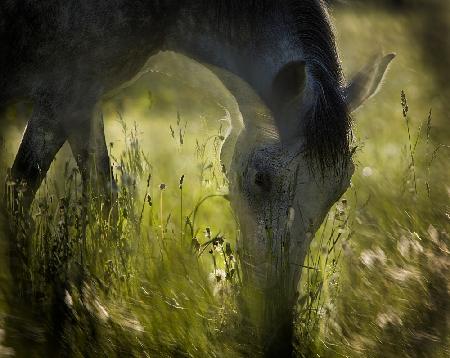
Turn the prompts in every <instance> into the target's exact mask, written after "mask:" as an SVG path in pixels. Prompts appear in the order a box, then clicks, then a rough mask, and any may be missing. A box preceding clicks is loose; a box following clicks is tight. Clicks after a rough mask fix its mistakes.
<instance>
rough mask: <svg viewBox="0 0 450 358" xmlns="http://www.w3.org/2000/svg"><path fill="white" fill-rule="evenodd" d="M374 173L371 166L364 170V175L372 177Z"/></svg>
mask: <svg viewBox="0 0 450 358" xmlns="http://www.w3.org/2000/svg"><path fill="white" fill-rule="evenodd" d="M372 174H373V169H372V168H371V167H365V168H364V169H363V171H362V175H363V176H364V177H370V176H372Z"/></svg>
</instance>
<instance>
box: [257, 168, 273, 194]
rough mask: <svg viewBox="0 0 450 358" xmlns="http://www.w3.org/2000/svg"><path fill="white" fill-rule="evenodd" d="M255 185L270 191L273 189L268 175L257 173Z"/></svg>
mask: <svg viewBox="0 0 450 358" xmlns="http://www.w3.org/2000/svg"><path fill="white" fill-rule="evenodd" d="M255 184H256V185H257V186H259V187H260V188H261V189H263V190H266V191H269V190H270V187H271V180H270V176H269V175H268V174H266V173H262V172H257V173H256V174H255Z"/></svg>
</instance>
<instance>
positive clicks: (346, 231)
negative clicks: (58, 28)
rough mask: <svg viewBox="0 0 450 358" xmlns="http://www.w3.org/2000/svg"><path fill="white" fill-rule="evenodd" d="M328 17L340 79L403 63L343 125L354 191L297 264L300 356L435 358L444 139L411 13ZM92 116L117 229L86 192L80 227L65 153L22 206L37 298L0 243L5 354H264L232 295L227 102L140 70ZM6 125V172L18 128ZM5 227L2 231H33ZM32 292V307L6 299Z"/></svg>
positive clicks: (76, 184) (441, 287)
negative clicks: (380, 54)
mask: <svg viewBox="0 0 450 358" xmlns="http://www.w3.org/2000/svg"><path fill="white" fill-rule="evenodd" d="M336 16H337V19H336V27H337V28H338V31H339V36H338V40H339V43H340V47H341V52H342V53H343V63H344V66H345V70H346V73H351V72H352V71H353V70H356V69H357V68H358V67H360V66H362V65H363V64H364V61H365V59H367V58H368V57H370V55H372V54H373V53H375V52H377V51H385V52H388V51H395V52H397V58H396V60H395V61H394V63H393V65H392V67H391V70H390V72H389V73H388V76H387V79H386V83H385V85H384V87H383V88H382V90H381V91H380V93H379V94H378V95H377V96H376V97H375V98H374V99H372V100H371V101H370V102H368V103H367V105H366V106H364V107H363V108H362V109H360V110H359V111H358V112H357V113H355V115H354V117H355V133H356V136H357V138H358V139H357V141H358V143H357V144H358V150H357V152H356V157H355V159H356V164H357V168H356V173H355V175H354V177H353V181H352V187H351V188H350V189H349V191H348V192H347V193H346V194H345V195H344V197H343V199H342V200H341V201H340V202H339V203H337V205H336V206H335V207H334V208H333V209H332V210H331V211H330V213H329V215H328V217H327V219H326V221H325V222H324V224H323V225H322V227H321V229H320V230H319V232H318V233H317V234H316V237H315V239H314V240H313V243H312V246H311V250H310V253H309V254H308V256H307V258H306V260H305V262H304V263H303V265H304V269H303V275H302V282H301V285H300V294H299V305H298V307H297V315H296V320H297V321H296V333H297V344H296V345H297V349H298V352H299V355H300V356H304V357H311V356H325V357H335V356H344V357H346V356H349V357H359V356H361V355H364V356H370V357H403V356H405V357H415V356H431V357H446V356H448V355H449V349H450V348H449V344H450V342H449V327H448V325H449V318H448V311H449V306H450V293H449V279H448V277H450V276H449V274H450V272H449V270H450V262H449V255H450V252H449V247H450V239H449V236H448V233H449V226H450V225H449V222H450V221H449V220H450V219H449V207H448V202H449V186H448V185H449V184H448V183H449V173H450V170H449V164H448V163H449V161H448V159H449V156H448V151H449V149H448V147H446V146H445V144H448V143H440V140H441V139H442V138H448V130H447V129H446V127H445V125H446V122H445V118H448V114H446V113H443V112H442V108H443V107H442V106H441V105H440V103H438V102H436V100H435V98H434V97H432V93H433V79H432V78H431V77H430V76H429V75H428V74H429V72H427V68H426V64H424V63H423V62H422V60H421V58H420V56H419V54H418V53H417V51H416V50H415V48H414V46H412V44H413V41H412V39H411V38H410V37H409V35H408V26H409V25H410V21H414V19H411V18H408V17H407V16H402V15H401V14H396V15H395V17H394V15H386V14H385V13H377V12H370V13H367V12H364V13H360V14H358V16H355V15H354V14H350V13H346V12H341V13H337V14H336ZM356 34H357V35H356ZM374 44H376V45H375V47H374ZM355 49H357V50H355ZM152 83H157V85H154V86H153V85H152ZM153 87H154V88H153ZM149 88H151V89H152V91H150V93H149V91H148V90H149ZM402 90H404V91H405V93H406V99H407V101H408V106H409V111H408V113H407V118H405V117H404V116H403V114H402V106H401V96H400V93H401V91H402ZM174 92H177V93H178V96H174ZM403 109H404V108H403ZM430 109H432V115H431V117H429V113H430ZM100 110H101V111H102V112H103V114H104V117H105V123H106V131H107V142H108V144H109V145H108V147H109V149H110V151H111V155H112V158H113V162H114V167H115V168H114V173H115V175H116V176H117V179H118V182H119V193H118V206H117V207H116V209H117V210H118V217H117V218H116V219H117V220H116V219H114V220H113V219H112V217H111V216H106V217H105V216H104V215H103V213H102V212H103V211H104V210H103V209H102V207H101V205H102V201H98V200H95V199H94V198H93V199H92V200H91V201H89V205H88V208H87V209H88V213H89V216H88V221H87V222H84V221H83V219H82V215H81V212H82V210H83V207H82V206H83V205H84V204H83V203H82V202H81V201H80V200H79V199H80V196H81V187H80V180H79V178H78V174H77V171H76V170H75V169H74V168H75V163H74V162H73V161H72V160H71V159H70V151H69V150H68V148H64V150H63V151H62V152H61V153H60V154H59V155H58V159H57V161H56V162H55V163H54V164H53V166H52V171H51V173H50V174H49V176H48V178H47V180H46V181H45V183H44V185H43V187H42V188H41V190H40V191H39V193H38V195H37V199H36V202H35V204H34V211H33V221H34V223H33V225H34V230H35V233H34V238H33V242H32V248H33V250H32V253H33V254H32V255H31V256H30V262H28V265H29V266H27V268H29V270H27V271H26V272H25V274H26V275H27V276H26V278H30V277H31V278H32V285H31V287H27V285H26V284H25V286H21V283H20V281H17V280H16V281H15V280H13V279H12V277H15V276H14V275H15V274H16V273H10V272H9V262H8V260H6V259H3V258H6V257H8V255H7V252H6V250H7V247H6V242H5V240H2V242H0V245H1V246H0V250H1V253H2V259H1V260H0V272H1V278H0V279H1V281H0V282H1V290H2V291H1V292H0V295H1V300H0V356H2V355H7V354H10V353H13V352H15V353H16V355H17V356H27V357H28V356H36V357H39V356H49V355H52V354H53V355H54V354H57V353H58V352H60V350H65V351H66V352H71V353H72V354H73V355H74V356H92V355H97V356H115V355H118V356H139V357H140V356H150V357H154V356H167V357H172V356H192V357H203V356H205V357H207V356H213V357H214V356H229V357H235V356H257V355H259V354H260V353H261V347H260V346H259V345H258V340H257V337H256V336H257V332H258V330H257V327H255V326H252V323H254V322H249V321H248V320H246V319H245V318H246V317H242V315H241V312H240V311H239V308H238V302H236V297H238V294H239V292H240V288H241V283H240V277H239V257H238V254H237V253H236V252H235V247H236V239H237V238H238V237H239V230H238V226H237V223H236V219H235V218H234V216H233V213H232V212H231V209H230V206H229V204H228V202H227V201H226V200H225V198H224V197H223V194H224V193H226V179H225V178H224V176H223V173H222V170H221V166H220V163H219V160H218V159H219V158H218V148H219V144H220V141H221V140H222V139H221V136H222V134H223V129H222V128H221V122H220V120H219V119H220V118H221V116H222V115H223V113H222V109H221V108H219V107H218V106H217V105H216V104H215V103H213V102H212V101H210V100H209V99H208V97H207V96H204V95H202V94H201V93H197V92H193V91H191V90H190V89H189V88H186V87H184V85H183V84H178V83H176V81H172V80H169V79H167V78H164V77H161V76H160V75H155V74H149V75H146V76H145V77H144V78H143V79H141V81H140V82H139V83H138V84H137V85H135V86H134V87H132V88H131V89H128V90H127V91H125V92H124V94H122V95H121V96H119V97H115V98H114V99H113V100H110V101H108V102H106V103H104V104H103V106H102V107H101V108H99V111H100ZM446 115H447V117H445V116H446ZM429 118H431V120H429ZM406 119H408V122H407V121H406ZM8 123H11V125H10V130H9V131H8V135H7V138H6V143H3V144H2V145H4V147H3V148H2V158H1V160H2V163H1V164H2V168H1V170H2V173H4V174H5V175H4V177H6V168H7V167H8V166H10V165H11V162H12V158H13V155H14V153H15V152H16V149H17V146H18V142H19V138H20V135H21V131H22V129H21V128H19V127H18V126H16V125H15V124H13V123H12V122H8ZM446 130H447V132H445V131H446ZM408 132H409V134H408ZM440 144H444V145H440ZM413 164H414V165H413ZM182 177H183V183H182V190H181V188H180V179H181V178H182ZM161 184H164V186H161ZM93 189H94V190H93V191H92V197H93V196H95V187H94V188H93ZM207 197H209V198H208V199H206V200H205V201H204V202H203V203H202V204H201V205H200V206H198V203H200V202H201V201H202V200H203V199H204V198H207ZM62 198H65V199H64V200H61V199H62ZM196 208H197V210H196ZM194 212H195V220H194V216H193V213H194ZM13 218H14V216H13ZM187 218H189V220H187ZM1 219H2V220H3V221H2V222H0V225H1V227H2V228H3V229H5V233H4V235H3V237H9V238H10V237H11V232H9V233H8V228H13V229H14V228H17V227H19V228H20V230H19V231H18V232H19V234H26V233H27V231H25V230H26V229H29V228H30V224H31V221H29V220H27V218H22V219H21V218H20V216H15V219H16V220H17V221H16V222H15V223H14V222H13V221H12V219H11V218H9V219H8V218H6V217H2V218H1ZM2 234H3V233H2ZM19 237H20V235H19ZM27 237H28V236H27ZM27 237H22V238H21V239H26V238H27ZM11 274H12V275H11ZM15 278H17V277H15ZM28 289H30V290H31V292H32V295H31V296H30V297H32V299H28V300H26V301H25V302H22V301H21V300H20V299H18V296H15V295H16V294H17V295H18V294H19V293H20V292H22V293H23V290H28Z"/></svg>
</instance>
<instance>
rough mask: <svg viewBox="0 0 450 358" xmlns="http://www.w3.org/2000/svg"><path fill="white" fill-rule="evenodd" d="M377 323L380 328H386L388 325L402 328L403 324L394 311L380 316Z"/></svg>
mask: <svg viewBox="0 0 450 358" xmlns="http://www.w3.org/2000/svg"><path fill="white" fill-rule="evenodd" d="M376 322H377V325H378V326H379V327H380V328H385V327H386V326H387V325H393V326H401V325H402V324H403V322H402V319H401V318H400V317H399V316H398V315H397V314H395V313H394V312H392V311H389V312H385V313H380V314H378V316H377V319H376Z"/></svg>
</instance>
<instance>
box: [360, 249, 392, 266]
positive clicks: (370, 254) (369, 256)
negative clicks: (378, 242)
mask: <svg viewBox="0 0 450 358" xmlns="http://www.w3.org/2000/svg"><path fill="white" fill-rule="evenodd" d="M360 260H361V262H362V263H363V265H364V266H366V267H367V268H369V269H371V268H373V267H374V266H375V265H377V264H379V265H385V264H386V254H385V253H384V251H383V250H382V249H381V248H379V247H378V248H376V249H375V250H373V251H372V250H364V251H363V252H362V253H361V257H360Z"/></svg>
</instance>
